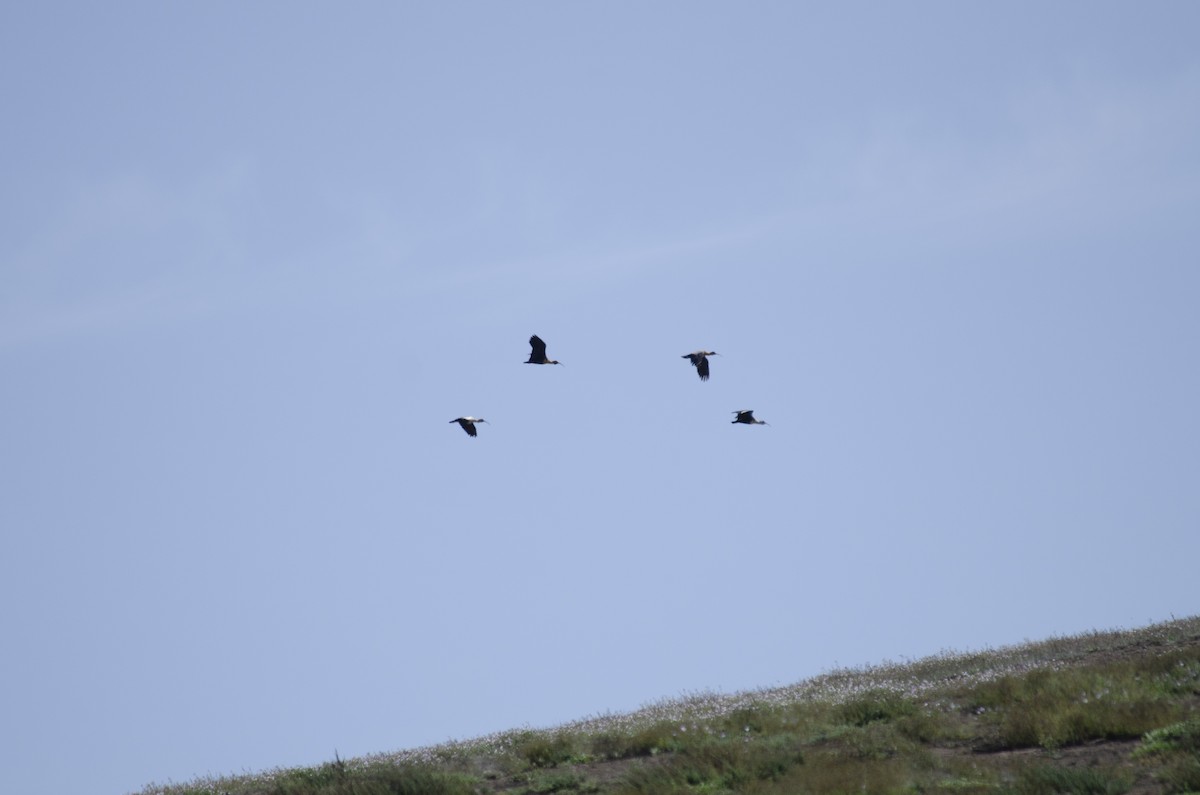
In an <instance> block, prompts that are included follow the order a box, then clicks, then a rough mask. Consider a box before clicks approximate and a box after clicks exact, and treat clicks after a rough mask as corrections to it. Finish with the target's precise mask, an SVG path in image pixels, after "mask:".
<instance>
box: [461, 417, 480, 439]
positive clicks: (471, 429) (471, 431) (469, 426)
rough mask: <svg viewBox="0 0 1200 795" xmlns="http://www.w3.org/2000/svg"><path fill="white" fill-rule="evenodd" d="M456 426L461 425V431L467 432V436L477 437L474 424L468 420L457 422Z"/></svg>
mask: <svg viewBox="0 0 1200 795" xmlns="http://www.w3.org/2000/svg"><path fill="white" fill-rule="evenodd" d="M458 424H459V425H461V426H462V429H463V430H464V431H466V432H467V436H478V435H479V431H477V430H475V423H473V422H471V421H470V420H465V419H464V420H459V421H458Z"/></svg>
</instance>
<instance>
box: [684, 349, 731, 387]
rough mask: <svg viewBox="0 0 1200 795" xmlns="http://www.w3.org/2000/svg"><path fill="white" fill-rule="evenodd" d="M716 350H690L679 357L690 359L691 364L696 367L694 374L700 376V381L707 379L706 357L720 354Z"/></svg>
mask: <svg viewBox="0 0 1200 795" xmlns="http://www.w3.org/2000/svg"><path fill="white" fill-rule="evenodd" d="M720 355H721V354H719V353H717V352H716V351H692V352H691V353H685V354H684V355H683V356H680V357H679V358H680V359H691V360H692V366H693V367H695V368H696V374H697V375H699V376H700V380H701V381H707V380H708V357H709V356H720Z"/></svg>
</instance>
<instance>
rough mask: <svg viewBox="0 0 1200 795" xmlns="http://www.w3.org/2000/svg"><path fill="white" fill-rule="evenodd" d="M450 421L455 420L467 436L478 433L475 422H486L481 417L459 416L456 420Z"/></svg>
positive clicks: (473, 435)
mask: <svg viewBox="0 0 1200 795" xmlns="http://www.w3.org/2000/svg"><path fill="white" fill-rule="evenodd" d="M450 422H457V423H458V424H459V425H461V426H462V429H463V430H464V431H466V432H467V436H471V437H475V436H478V435H479V431H477V430H475V423H477V422H487V420H485V419H484V418H483V417H459V418H458V419H456V420H450Z"/></svg>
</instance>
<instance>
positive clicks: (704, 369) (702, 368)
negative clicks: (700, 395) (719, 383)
mask: <svg viewBox="0 0 1200 795" xmlns="http://www.w3.org/2000/svg"><path fill="white" fill-rule="evenodd" d="M695 365H696V372H698V373H699V374H700V380H701V381H707V380H708V357H707V356H701V357H700V361H698V362H695Z"/></svg>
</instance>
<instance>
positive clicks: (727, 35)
mask: <svg viewBox="0 0 1200 795" xmlns="http://www.w3.org/2000/svg"><path fill="white" fill-rule="evenodd" d="M1197 30H1200V5H1197V4H1195V3H1191V2H1158V3H1148V4H1147V3H1141V4H1133V3H1103V2H1062V3H1044V2H1034V3H1018V2H1005V3H992V4H988V5H985V4H982V3H958V2H945V3H930V2H916V3H904V4H900V3H887V4H885V3H862V4H855V3H837V4H831V3H822V4H815V3H800V2H795V3H792V2H788V3H765V2H759V3H707V2H678V3H594V2H587V3H584V2H580V3H558V2H554V3H551V2H546V3H534V2H520V3H437V4H434V3H428V4H416V3H382V2H381V3H339V4H332V3H326V4H321V3H311V2H308V3H294V2H286V3H284V2H259V3H232V2H213V3H158V2H142V3H133V2H114V3H102V4H97V3H8V4H5V5H4V6H3V7H2V8H0V98H2V102H3V108H4V113H3V119H4V121H3V123H2V124H0V144H2V146H0V175H2V184H3V186H4V189H3V191H0V202H2V206H0V210H2V213H0V219H2V220H0V374H2V378H0V489H2V496H3V498H2V499H0V526H2V527H3V540H4V554H3V556H2V557H0V598H2V600H3V605H4V610H3V614H2V617H0V636H2V637H3V638H4V656H3V660H4V666H3V677H2V680H0V681H2V684H0V703H2V704H3V710H0V712H2V714H3V716H4V717H3V720H2V722H0V731H2V733H0V755H2V757H3V768H4V770H5V771H6V772H5V782H6V787H7V788H10V789H11V790H12V791H13V792H18V791H19V792H22V793H62V792H85V791H86V792H97V793H100V792H106V793H118V794H119V793H127V792H132V791H136V790H139V789H141V788H142V787H143V786H144V785H146V784H148V783H150V782H152V781H160V782H161V781H166V780H168V779H173V780H176V781H186V780H190V779H191V778H193V777H195V776H198V775H203V774H209V773H212V774H221V773H231V772H237V771H241V770H260V769H264V768H270V767H275V766H278V765H301V764H317V763H320V762H323V761H327V760H329V759H331V758H332V757H333V754H334V751H335V749H336V750H337V752H338V753H339V754H340V755H341V756H342V757H349V756H356V755H362V754H367V753H372V752H378V751H388V750H396V749H399V748H404V747H412V746H418V745H424V744H429V743H435V742H439V741H442V740H445V739H448V738H465V737H471V736H476V735H479V734H483V733H487V732H490V731H494V730H500V729H507V728H512V727H517V726H521V725H526V724H528V725H532V726H544V725H552V724H555V723H559V722H563V721H567V720H571V719H574V718H578V717H582V716H584V715H588V714H594V713H598V712H604V711H609V710H612V711H625V710H630V709H633V708H636V707H637V706H639V705H640V704H643V703H645V702H648V701H653V700H656V699H659V698H662V697H667V696H673V695H678V694H679V693H681V692H684V691H695V690H701V689H706V688H711V689H719V690H725V691H732V690H739V689H745V688H752V687H758V686H770V685H777V684H784V683H789V682H794V681H797V680H799V679H802V678H805V677H808V676H812V675H815V674H818V673H820V672H822V671H825V670H828V669H829V668H831V667H834V666H836V665H858V664H863V663H871V662H879V661H882V660H884V659H889V658H890V659H897V658H902V657H916V656H922V655H927V654H932V653H936V652H938V651H940V650H943V649H947V648H955V649H967V648H979V647H982V646H985V645H1000V644H1007V643H1014V642H1019V641H1021V640H1024V639H1027V638H1030V639H1032V638H1041V637H1044V636H1047V635H1051V634H1056V633H1075V632H1079V631H1086V630H1089V629H1092V628H1112V627H1118V626H1133V625H1138V624H1142V623H1146V622H1149V621H1157V620H1162V619H1165V618H1169V617H1170V616H1171V615H1172V614H1174V615H1189V614H1194V613H1196V612H1198V611H1200V596H1198V594H1197V590H1196V587H1195V575H1194V571H1195V566H1196V560H1197V559H1198V555H1200V532H1198V531H1200V419H1198V411H1197V408H1196V407H1197V406H1200V371H1198V368H1197V341H1198V340H1200V312H1198V311H1197V307H1198V305H1200V261H1198V251H1200V223H1198V222H1197V218H1200V50H1198V49H1197V47H1196V46H1195V44H1196V32H1197ZM533 333H537V334H539V335H541V336H542V337H543V338H545V339H546V340H547V342H548V343H549V345H550V354H551V356H553V357H555V358H558V359H561V360H562V361H563V362H565V364H566V366H565V367H549V368H538V367H531V366H526V365H524V364H523V363H522V362H523V361H524V360H525V358H526V356H527V354H528V345H527V343H526V340H527V339H528V338H529V336H530V334H533ZM700 347H706V348H708V349H710V350H716V351H719V352H720V353H721V354H722V356H721V357H718V358H716V359H715V360H714V362H713V368H712V369H713V375H712V379H711V381H709V382H708V383H701V382H700V381H699V380H698V379H697V378H696V376H695V372H694V370H693V369H692V368H691V367H690V365H688V363H687V362H686V361H684V360H682V359H680V356H681V355H682V354H684V353H687V352H689V351H691V350H694V349H696V348H700ZM741 408H752V409H755V410H756V413H757V415H758V416H759V417H761V418H762V419H765V420H767V421H768V422H770V423H771V425H770V426H769V427H744V426H740V425H738V426H734V425H731V424H730V422H729V421H730V419H731V418H732V414H731V412H733V411H734V410H735V409H741ZM462 414H474V415H476V416H483V417H486V418H487V419H488V420H489V421H490V424H488V425H484V426H482V429H481V431H480V434H479V438H477V439H469V438H467V436H465V435H464V434H463V433H462V431H461V430H460V429H459V428H458V427H457V426H456V425H451V424H449V422H448V421H449V420H451V419H452V418H454V417H457V416H459V415H462Z"/></svg>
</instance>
